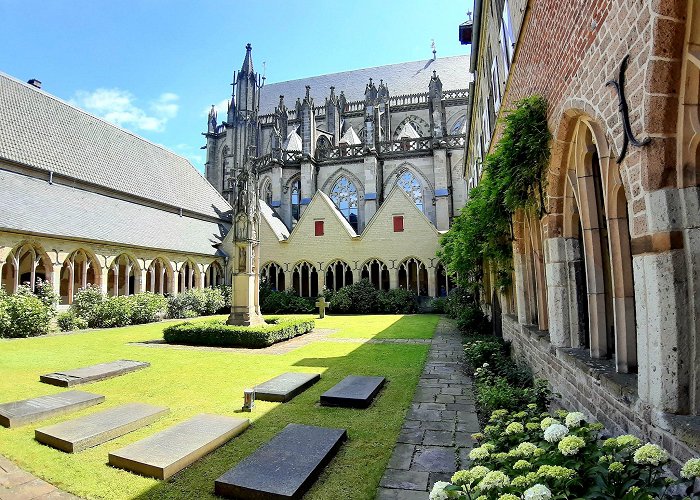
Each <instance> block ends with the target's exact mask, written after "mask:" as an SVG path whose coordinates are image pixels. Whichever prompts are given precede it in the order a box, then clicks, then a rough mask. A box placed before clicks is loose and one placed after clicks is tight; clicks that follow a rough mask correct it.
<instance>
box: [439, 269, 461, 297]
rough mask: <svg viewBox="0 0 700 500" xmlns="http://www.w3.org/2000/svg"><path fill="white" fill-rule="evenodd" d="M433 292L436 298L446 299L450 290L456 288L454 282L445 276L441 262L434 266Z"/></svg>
mask: <svg viewBox="0 0 700 500" xmlns="http://www.w3.org/2000/svg"><path fill="white" fill-rule="evenodd" d="M435 278H436V283H435V291H436V294H437V296H438V297H447V295H448V294H449V293H450V290H452V289H454V288H455V287H456V285H455V282H454V281H453V280H452V276H450V275H449V274H447V271H446V270H445V266H444V265H443V263H442V262H438V264H437V266H435Z"/></svg>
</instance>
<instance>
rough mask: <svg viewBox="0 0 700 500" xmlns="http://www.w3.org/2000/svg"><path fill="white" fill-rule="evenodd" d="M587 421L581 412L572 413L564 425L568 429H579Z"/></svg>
mask: <svg viewBox="0 0 700 500" xmlns="http://www.w3.org/2000/svg"><path fill="white" fill-rule="evenodd" d="M585 420H586V416H585V415H584V414H583V413H581V412H580V411H572V412H571V413H569V414H568V415H567V416H566V419H565V420H564V423H565V424H566V426H567V427H568V428H571V427H578V426H580V425H581V423H582V422H584V421H585Z"/></svg>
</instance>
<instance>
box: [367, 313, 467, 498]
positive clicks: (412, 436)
mask: <svg viewBox="0 0 700 500" xmlns="http://www.w3.org/2000/svg"><path fill="white" fill-rule="evenodd" d="M465 368H466V366H465V359H464V352H463V348H462V336H461V334H460V332H459V331H458V330H457V328H456V326H455V325H454V322H452V321H451V320H448V319H446V318H442V319H441V320H440V323H439V324H438V327H437V330H436V332H435V337H434V338H433V340H432V347H431V348H430V352H429V353H428V359H427V361H426V364H425V368H424V369H423V375H422V376H421V379H420V381H419V382H418V388H417V389H416V393H415V396H414V398H413V403H412V405H411V408H410V409H409V410H408V412H407V414H406V420H405V421H404V426H403V429H402V431H401V433H400V434H399V437H398V440H397V443H396V446H395V447H394V452H393V454H392V457H391V459H390V460H389V464H388V465H387V469H386V472H385V473H384V477H382V479H381V482H380V483H379V488H378V489H377V497H376V499H377V500H414V499H416V500H417V499H426V498H428V492H429V491H430V490H431V489H432V487H433V484H435V482H436V481H449V480H450V477H451V476H452V474H453V473H454V472H455V471H457V470H458V468H461V467H465V466H467V465H468V464H467V460H468V458H467V457H468V453H469V451H470V450H471V448H472V446H473V445H474V442H473V440H472V438H471V434H472V433H474V432H478V431H479V421H478V419H477V417H476V409H475V402H474V393H473V389H472V380H471V378H470V377H469V376H468V375H467V374H466V370H465Z"/></svg>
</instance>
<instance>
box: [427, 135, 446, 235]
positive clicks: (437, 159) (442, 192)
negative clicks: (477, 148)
mask: <svg viewBox="0 0 700 500" xmlns="http://www.w3.org/2000/svg"><path fill="white" fill-rule="evenodd" d="M433 165H434V171H435V223H436V226H437V228H438V229H439V230H440V231H447V230H448V229H449V228H450V191H449V189H448V184H447V175H448V172H447V150H445V149H443V148H435V149H433ZM428 201H429V200H425V203H427V202H428Z"/></svg>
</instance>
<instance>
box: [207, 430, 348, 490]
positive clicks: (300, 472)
mask: <svg viewBox="0 0 700 500" xmlns="http://www.w3.org/2000/svg"><path fill="white" fill-rule="evenodd" d="M346 439H347V432H346V431H345V429H329V428H326V427H314V426H309V425H299V424H289V425H287V427H285V428H284V429H283V430H282V431H281V432H279V433H278V434H277V435H276V436H275V437H273V438H272V439H271V440H270V441H269V442H268V443H267V444H265V445H263V446H261V447H260V448H258V449H257V450H256V451H255V452H254V453H253V454H252V455H249V456H248V457H247V458H246V459H245V460H243V461H242V462H241V463H239V464H238V465H237V466H236V467H234V468H233V469H231V470H229V471H228V472H226V473H225V474H224V475H223V476H221V477H220V478H219V479H217V480H216V482H215V483H214V490H215V493H216V494H217V495H221V496H226V497H233V498H239V499H282V498H291V499H297V498H301V496H302V495H303V494H304V493H305V492H306V490H308V489H309V488H310V487H311V485H312V484H313V482H314V481H315V480H316V478H317V477H318V475H319V474H320V473H321V469H323V467H324V466H325V465H326V464H327V463H328V462H330V460H331V459H332V458H333V456H334V455H335V454H336V452H337V451H338V449H339V448H340V446H341V445H342V444H343V442H344V441H345V440H346Z"/></svg>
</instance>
